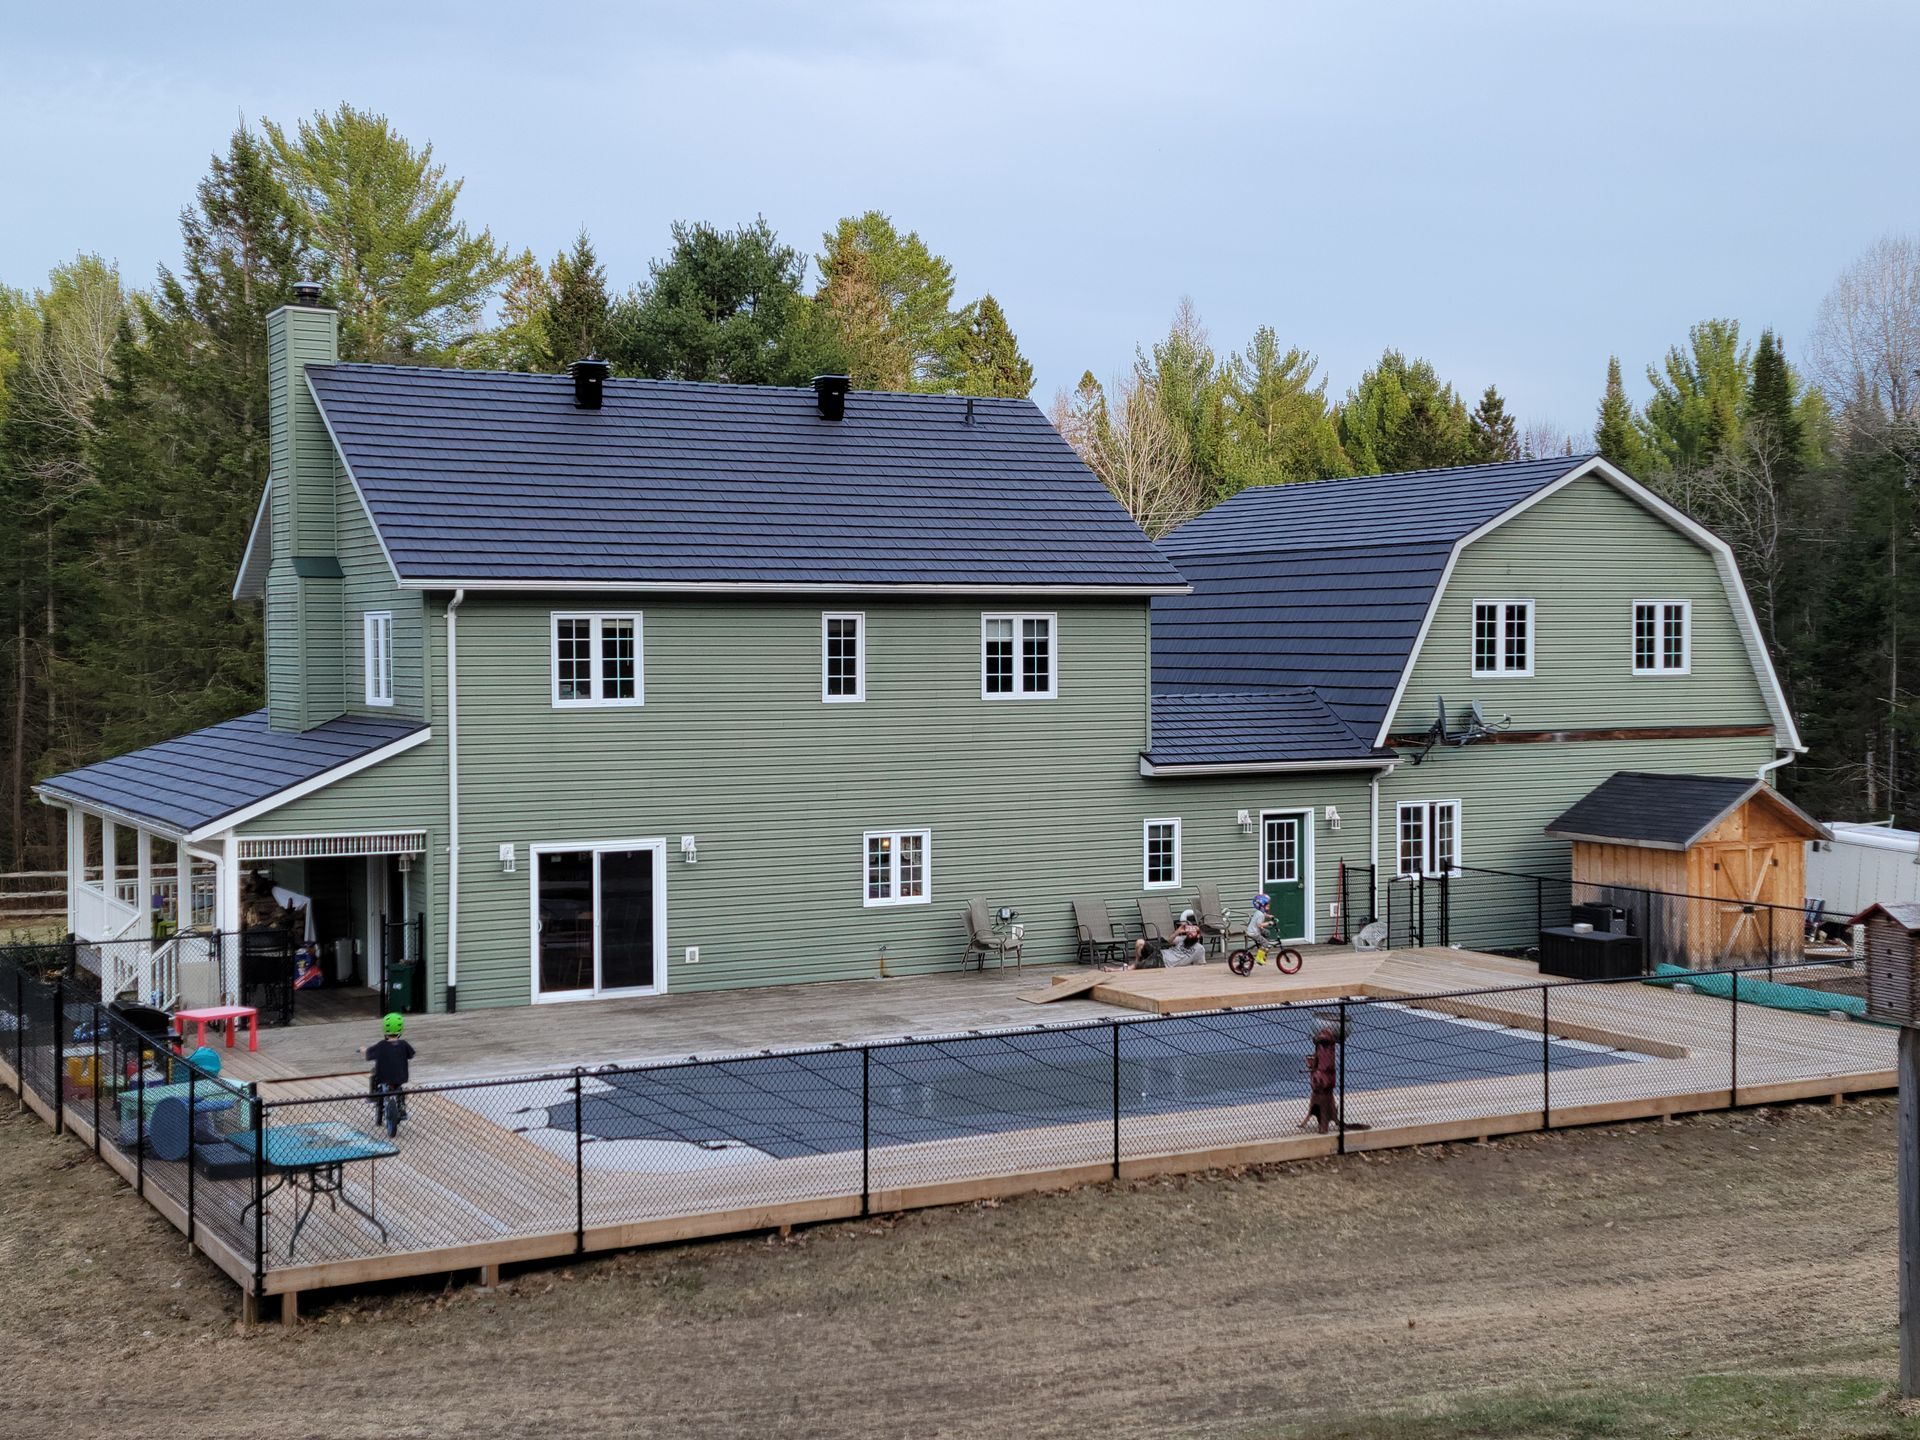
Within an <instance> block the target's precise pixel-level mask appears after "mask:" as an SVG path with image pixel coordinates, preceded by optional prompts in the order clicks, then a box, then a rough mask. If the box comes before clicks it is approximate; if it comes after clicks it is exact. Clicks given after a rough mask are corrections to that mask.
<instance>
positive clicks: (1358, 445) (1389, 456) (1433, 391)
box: [1339, 350, 1474, 475]
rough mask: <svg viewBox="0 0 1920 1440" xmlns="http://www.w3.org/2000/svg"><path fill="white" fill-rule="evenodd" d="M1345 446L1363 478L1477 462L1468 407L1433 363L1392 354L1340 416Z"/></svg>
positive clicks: (1353, 392)
mask: <svg viewBox="0 0 1920 1440" xmlns="http://www.w3.org/2000/svg"><path fill="white" fill-rule="evenodd" d="M1339 434H1340V446H1341V448H1342V449H1343V450H1345V451H1346V454H1347V458H1348V460H1350V461H1351V462H1352V463H1353V466H1354V469H1355V470H1356V471H1357V472H1358V473H1359V474H1362V475H1389V474H1393V473H1396V472H1398V471H1402V470H1429V469H1436V468H1441V467H1445V466H1449V465H1468V464H1471V463H1472V462H1473V459H1474V448H1473V436H1472V433H1471V430H1470V428H1469V426H1468V423H1467V407H1466V406H1465V405H1464V404H1463V403H1462V402H1461V400H1460V397H1459V396H1458V395H1457V394H1455V393H1454V389H1453V386H1451V385H1449V384H1446V383H1444V382H1443V381H1442V380H1441V379H1440V377H1439V375H1438V374H1436V373H1435V371H1434V368H1433V364H1432V362H1431V361H1428V360H1422V359H1419V358H1417V357H1416V358H1415V359H1413V360H1412V361H1409V360H1408V359H1407V357H1406V356H1404V355H1402V354H1401V353H1400V352H1399V351H1398V350H1388V351H1386V352H1385V353H1384V354H1382V355H1381V357H1380V363H1379V364H1378V365H1376V366H1374V368H1373V369H1371V370H1369V371H1367V372H1366V373H1365V374H1364V375H1362V376H1361V377H1360V383H1359V384H1358V385H1356V386H1355V387H1354V388H1353V389H1352V390H1349V391H1348V392H1347V398H1346V402H1345V403H1344V404H1343V405H1341V407H1340V412H1339Z"/></svg>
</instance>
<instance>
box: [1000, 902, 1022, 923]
mask: <svg viewBox="0 0 1920 1440" xmlns="http://www.w3.org/2000/svg"><path fill="white" fill-rule="evenodd" d="M1019 913H1020V912H1019V911H1018V910H1016V909H1014V908H1013V907H1012V906H1011V905H1002V906H1001V907H1000V923H1001V924H1002V925H1010V924H1012V923H1013V917H1014V916H1016V915H1018V914H1019Z"/></svg>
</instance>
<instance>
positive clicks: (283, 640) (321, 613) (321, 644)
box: [266, 304, 346, 730]
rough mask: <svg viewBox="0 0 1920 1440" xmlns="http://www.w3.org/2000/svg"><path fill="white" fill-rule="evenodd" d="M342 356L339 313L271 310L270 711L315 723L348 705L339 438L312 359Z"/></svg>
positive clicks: (281, 726)
mask: <svg viewBox="0 0 1920 1440" xmlns="http://www.w3.org/2000/svg"><path fill="white" fill-rule="evenodd" d="M339 358H340V317H339V316H338V315H337V314H335V313H334V312H333V311H332V310H325V309H321V308H319V307H318V306H313V305H305V304H301V305H283V306H282V307H281V308H280V309H278V310H275V311H274V312H273V313H272V314H271V315H269V316H268V317H267V391H268V415H269V422H270V426H271V429H272V439H273V563H272V565H271V566H270V567H269V569H268V571H267V586H266V589H267V596H266V599H267V605H266V619H267V712H268V716H269V718H270V720H271V722H272V724H273V726H274V728H275V729H277V730H310V729H312V728H313V727H314V726H316V725H321V724H324V723H325V722H327V721H328V720H331V719H333V718H334V716H336V715H339V714H340V713H341V712H342V711H343V710H345V709H346V697H345V681H344V676H343V673H342V671H343V668H344V664H345V644H344V640H345V633H344V626H345V619H344V616H343V614H342V609H341V603H342V602H341V594H340V560H339V554H338V550H337V544H338V541H337V532H336V527H335V517H334V470H335V466H336V465H337V463H338V461H337V459H336V457H335V455H334V450H333V441H332V440H331V438H329V436H328V435H327V430H326V426H325V425H324V424H323V423H322V422H321V419H320V407H319V406H318V405H316V404H315V403H314V400H313V393H312V392H311V391H310V390H308V389H307V376H306V367H307V366H309V365H330V364H332V363H333V362H334V361H336V360H338V359H339Z"/></svg>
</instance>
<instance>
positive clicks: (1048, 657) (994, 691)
mask: <svg viewBox="0 0 1920 1440" xmlns="http://www.w3.org/2000/svg"><path fill="white" fill-rule="evenodd" d="M1054 622H1055V617H1054V616H1052V615H982V616H981V617H980V698H981V699H983V700H1051V699H1053V697H1054V696H1055V695H1056V694H1057V693H1058V689H1057V686H1056V684H1055V676H1056V671H1057V661H1058V657H1057V656H1056V655H1055V653H1054V633H1053V632H1054Z"/></svg>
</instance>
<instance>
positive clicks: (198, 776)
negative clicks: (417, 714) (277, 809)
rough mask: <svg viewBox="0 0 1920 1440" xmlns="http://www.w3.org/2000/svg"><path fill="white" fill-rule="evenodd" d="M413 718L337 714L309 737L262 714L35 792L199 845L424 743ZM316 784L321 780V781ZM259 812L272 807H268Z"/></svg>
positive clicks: (88, 769) (58, 779)
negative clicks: (205, 837) (246, 814)
mask: <svg viewBox="0 0 1920 1440" xmlns="http://www.w3.org/2000/svg"><path fill="white" fill-rule="evenodd" d="M431 733H432V732H431V731H429V730H428V729H427V727H426V726H425V725H423V724H422V723H421V722H420V721H418V720H408V719H405V718H403V717H400V716H372V715H342V716H341V717H340V718H338V719H337V720H329V721H328V722H327V723H326V724H324V725H319V726H316V727H315V728H313V729H311V730H275V729H274V728H273V727H272V726H270V725H269V724H268V723H267V712H266V711H265V710H255V711H253V712H252V713H251V714H248V715H242V716H239V717H238V718H237V719H233V720H226V721H223V722H221V723H220V724H218V725H210V726H208V727H207V728H206V729H204V730H195V731H193V732H192V733H191V734H187V735H179V736H176V737H174V738H173V739H171V740H163V741H161V742H160V743H159V744H158V745H149V746H148V747H147V748H146V749H144V750H135V751H133V752H132V753H130V754H127V755H118V756H115V757H114V758H113V759H111V760H102V761H100V762H99V763H98V764H96V765H87V766H84V767H82V768H81V769H78V770H69V771H67V773H66V774H64V775H55V776H53V777H52V778H50V779H47V780H42V781H41V782H40V783H39V784H38V785H37V786H35V787H34V788H35V789H36V790H37V791H39V792H40V793H41V794H42V795H44V796H46V797H47V798H49V799H52V800H63V801H73V802H75V803H77V804H80V805H85V806H89V807H92V808H95V809H100V810H105V811H107V812H109V813H111V814H113V815H116V816H122V817H125V818H126V819H129V820H134V821H140V822H143V823H146V824H149V825H151V826H153V827H155V828H157V829H159V830H162V831H165V832H167V833H169V834H174V835H179V836H184V837H186V838H188V839H193V838H197V837H198V836H199V835H201V834H202V833H205V832H207V831H209V830H212V829H216V828H218V829H224V828H225V827H226V825H230V824H234V823H237V819H236V817H238V816H239V815H240V812H242V811H245V810H252V809H254V808H255V807H257V806H260V805H262V803H263V802H265V801H269V800H272V799H274V798H275V797H276V796H284V797H285V798H286V799H293V798H294V796H292V795H291V794H288V793H287V792H289V791H292V790H295V789H296V788H298V787H301V786H307V787H311V786H312V785H313V782H315V781H319V782H321V783H322V784H324V783H328V782H329V781H331V780H335V779H339V778H341V777H342V776H344V775H346V774H350V773H351V772H352V771H354V770H357V769H361V768H363V767H364V766H366V765H370V764H375V763H377V762H378V761H380V760H384V759H386V758H387V756H388V755H389V754H398V753H399V752H400V751H402V750H405V749H410V748H412V746H413V745H417V744H419V743H421V742H422V741H424V740H426V739H428V738H430V736H431ZM323 777H324V778H323ZM267 808H271V807H270V806H269V807H267Z"/></svg>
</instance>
